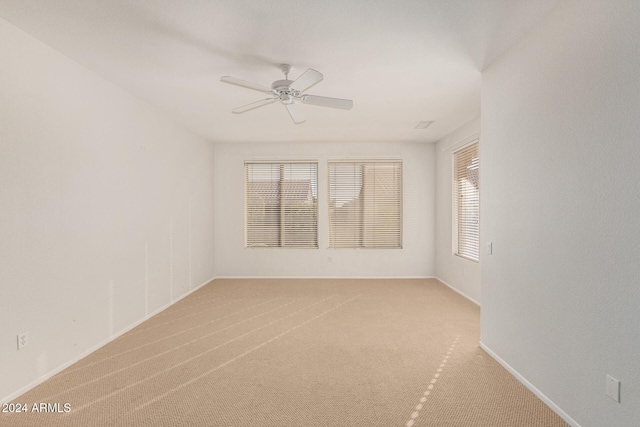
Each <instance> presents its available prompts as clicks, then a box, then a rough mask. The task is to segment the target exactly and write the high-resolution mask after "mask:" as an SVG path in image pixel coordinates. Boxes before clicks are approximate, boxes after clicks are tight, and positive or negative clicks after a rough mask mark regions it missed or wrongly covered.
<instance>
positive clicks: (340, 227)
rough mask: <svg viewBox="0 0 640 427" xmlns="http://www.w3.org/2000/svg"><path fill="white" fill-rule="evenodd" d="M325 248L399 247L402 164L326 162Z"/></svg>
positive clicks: (400, 236) (392, 162)
mask: <svg viewBox="0 0 640 427" xmlns="http://www.w3.org/2000/svg"><path fill="white" fill-rule="evenodd" d="M328 175H329V247H331V248H402V162H401V161H395V160H394V161H357V162H329V163H328Z"/></svg>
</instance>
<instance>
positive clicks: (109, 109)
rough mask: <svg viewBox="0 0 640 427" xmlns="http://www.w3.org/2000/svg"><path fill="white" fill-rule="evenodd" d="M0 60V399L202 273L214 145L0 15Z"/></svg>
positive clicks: (208, 272)
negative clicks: (20, 343) (20, 338)
mask: <svg viewBox="0 0 640 427" xmlns="http://www.w3.org/2000/svg"><path fill="white" fill-rule="evenodd" d="M0 52H2V66H1V67H0V201H1V209H0V263H1V265H0V293H1V296H0V325H1V327H0V360H1V361H2V363H0V378H1V380H0V399H1V400H4V399H5V398H6V397H9V396H12V395H15V393H17V392H19V391H20V390H23V389H24V388H25V387H28V386H29V385H30V384H33V383H35V382H37V381H39V380H40V379H42V378H45V377H46V376H47V375H49V374H50V373H51V372H53V371H55V370H56V369H58V368H59V367H61V366H63V365H65V364H67V363H69V362H70V361H73V360H75V359H77V358H78V357H79V356H80V355H83V354H85V353H86V352H87V351H89V350H91V349H94V348H95V347H96V346H98V345H100V344H102V343H104V342H106V341H108V340H109V339H110V338H111V337H113V336H114V335H117V334H118V333H119V332H120V331H122V330H125V329H127V328H129V327H131V325H134V324H135V323H136V322H139V321H140V320H142V319H144V318H145V317H146V316H147V315H148V314H150V313H152V312H153V311H155V310H157V309H159V308H160V307H163V306H166V305H167V304H170V303H171V301H172V300H175V299H177V298H179V297H180V296H182V295H184V294H185V293H187V292H189V290H190V289H194V288H195V287H197V286H198V285H200V284H202V283H203V282H205V281H208V280H209V279H211V278H212V277H213V275H214V271H213V261H212V260H213V240H214V239H213V173H212V167H213V146H212V144H211V143H208V142H207V141H205V140H203V139H202V138H199V137H197V136H194V135H193V134H190V133H188V132H186V131H184V130H182V129H180V128H178V127H176V126H174V125H171V124H170V122H168V121H167V120H166V118H165V117H164V116H162V115H160V114H158V113H155V112H153V111H152V110H151V109H150V108H149V107H148V106H147V105H146V104H144V103H143V102H141V101H139V100H138V99H136V98H134V97H132V96H130V95H128V94H127V93H126V92H124V91H123V90H121V89H119V88H117V87H116V86H114V85H112V84H111V83H109V82H107V81H105V80H103V79H101V78H98V77H97V76H96V75H94V74H92V73H91V72H89V71H87V70H86V69H84V68H83V67H81V66H79V65H78V64H77V63H75V62H73V61H71V60H69V59H68V58H66V57H64V56H62V55H60V54H59V53H58V52H56V51H54V50H53V49H51V48H49V47H47V46H46V45H44V44H42V43H40V42H39V41H36V40H35V39H33V38H31V37H30V36H27V35H26V34H25V33H23V32H22V31H20V30H18V29H16V28H15V27H13V26H11V25H10V24H8V23H6V22H5V21H3V20H0ZM22 332H27V333H28V335H29V339H30V343H29V345H28V346H26V347H24V348H22V349H21V350H17V344H16V341H17V340H16V336H17V334H19V333H22Z"/></svg>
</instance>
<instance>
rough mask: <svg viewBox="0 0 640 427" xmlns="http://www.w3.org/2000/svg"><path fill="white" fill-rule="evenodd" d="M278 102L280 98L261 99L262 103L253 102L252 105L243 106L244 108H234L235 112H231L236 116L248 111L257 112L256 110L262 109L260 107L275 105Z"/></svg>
mask: <svg viewBox="0 0 640 427" xmlns="http://www.w3.org/2000/svg"><path fill="white" fill-rule="evenodd" d="M277 100H278V98H267V99H261V100H260V101H256V102H252V103H251V104H247V105H243V106H242V107H238V108H234V109H233V110H231V112H232V113H234V114H241V113H246V112H247V111H250V110H255V109H256V108H260V107H263V106H265V105H269V104H273V103H274V102H276V101H277Z"/></svg>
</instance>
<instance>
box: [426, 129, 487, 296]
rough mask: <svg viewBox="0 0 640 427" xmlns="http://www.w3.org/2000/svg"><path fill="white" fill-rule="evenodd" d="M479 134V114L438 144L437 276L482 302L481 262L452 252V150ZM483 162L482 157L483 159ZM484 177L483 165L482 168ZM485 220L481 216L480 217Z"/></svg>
mask: <svg viewBox="0 0 640 427" xmlns="http://www.w3.org/2000/svg"><path fill="white" fill-rule="evenodd" d="M479 136H480V117H478V118H476V119H474V120H471V121H470V122H468V123H465V124H464V125H462V126H460V128H458V129H456V130H455V131H454V132H452V133H450V134H449V135H447V136H446V137H444V138H443V139H441V140H440V141H438V143H437V144H436V147H435V154H436V201H435V206H436V228H435V242H436V252H435V271H436V277H437V278H438V279H439V280H440V281H442V282H444V283H446V284H447V285H449V286H450V287H452V288H453V289H454V290H456V291H458V292H459V293H461V294H462V295H464V296H465V297H466V298H468V299H470V300H471V301H473V302H475V303H476V304H478V305H479V304H480V263H479V262H474V261H470V260H468V259H466V258H462V257H459V256H457V255H454V254H453V238H452V230H453V228H452V226H453V224H452V219H453V200H452V188H453V152H454V151H455V150H457V149H459V148H461V147H462V146H464V145H465V144H467V143H469V142H471V141H473V140H474V139H476V138H478V137H479ZM481 163H482V160H481ZM480 176H481V178H480V179H482V168H481V170H480ZM480 221H481V223H482V219H481V220H480ZM480 257H481V258H482V254H481V255H480Z"/></svg>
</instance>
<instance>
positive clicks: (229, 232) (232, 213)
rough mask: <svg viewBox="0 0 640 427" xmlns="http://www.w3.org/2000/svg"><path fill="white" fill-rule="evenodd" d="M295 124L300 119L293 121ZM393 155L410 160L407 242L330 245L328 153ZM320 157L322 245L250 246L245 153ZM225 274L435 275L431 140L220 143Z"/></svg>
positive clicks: (219, 244)
mask: <svg viewBox="0 0 640 427" xmlns="http://www.w3.org/2000/svg"><path fill="white" fill-rule="evenodd" d="M292 126H293V125H292ZM386 156H389V157H390V158H394V159H402V160H403V173H404V177H403V186H404V219H403V224H404V236H403V248H402V249H328V248H327V247H328V243H329V242H328V232H327V215H328V214H327V197H328V196H327V186H328V183H327V163H326V161H327V159H343V158H353V159H368V158H380V157H386ZM280 159H289V160H293V159H297V160H318V161H319V165H318V222H319V228H318V241H319V249H279V248H269V249H264V248H249V249H247V248H245V247H244V243H245V241H244V161H245V160H280ZM214 169H215V179H214V181H215V183H216V189H215V193H216V203H215V205H216V207H215V217H216V230H215V233H216V247H215V248H216V267H215V268H216V275H217V276H218V277H283V276H287V277H288V276H292V277H426V276H433V275H434V264H433V260H434V245H433V241H434V205H433V200H434V195H435V185H434V183H435V159H434V149H433V145H431V144H418V143H402V142H394V143H370V144H368V143H349V144H339V143H309V142H307V143H304V144H296V143H281V144H278V143H258V144H256V143H246V144H217V145H216V156H215V168H214Z"/></svg>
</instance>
